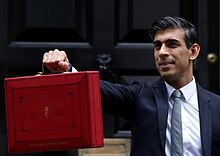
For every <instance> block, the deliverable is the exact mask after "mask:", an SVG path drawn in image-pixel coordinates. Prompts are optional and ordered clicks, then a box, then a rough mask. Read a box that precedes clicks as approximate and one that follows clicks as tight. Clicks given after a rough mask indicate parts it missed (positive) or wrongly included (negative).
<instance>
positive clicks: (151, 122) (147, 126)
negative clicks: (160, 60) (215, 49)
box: [101, 79, 220, 156]
mask: <svg viewBox="0 0 220 156" xmlns="http://www.w3.org/2000/svg"><path fill="white" fill-rule="evenodd" d="M197 89H198V102H199V111H200V122H201V123H200V126H201V127H200V129H201V140H202V148H203V155H204V156H220V96H218V95H215V94H213V93H211V92H209V91H207V90H205V89H203V88H202V87H200V86H199V85H198V84H197ZM101 90H102V102H103V109H104V111H107V112H109V113H113V114H116V115H119V116H122V117H124V118H126V119H128V120H130V121H131V123H132V125H133V128H132V138H133V142H132V149H131V156H163V155H165V140H166V124H167V115H168V101H167V99H168V98H167V91H166V86H165V83H164V81H163V80H162V79H159V80H158V81H156V82H155V83H154V84H152V85H148V84H147V83H146V82H145V81H144V80H141V79H138V80H135V81H133V82H132V83H131V84H130V85H128V86H125V85H120V84H115V85H113V84H111V83H109V82H105V81H101Z"/></svg>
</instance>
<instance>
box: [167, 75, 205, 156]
mask: <svg viewBox="0 0 220 156" xmlns="http://www.w3.org/2000/svg"><path fill="white" fill-rule="evenodd" d="M165 84H166V88H167V93H168V102H169V110H168V118H167V128H166V144H165V153H166V156H170V155H171V153H170V152H171V151H170V150H171V134H170V133H171V112H172V107H173V101H172V100H171V99H170V96H171V94H172V93H173V91H174V90H175V88H173V87H172V86H170V85H169V84H167V83H165ZM180 90H181V92H182V93H183V96H184V97H183V98H182V99H181V101H182V103H181V114H182V134H183V153H184V156H202V144H201V132H200V121H199V108H198V96H197V87H196V83H195V79H194V77H193V80H192V81H191V82H190V83H189V84H187V85H186V86H184V87H182V88H180Z"/></svg>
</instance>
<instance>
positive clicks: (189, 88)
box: [165, 77, 196, 101]
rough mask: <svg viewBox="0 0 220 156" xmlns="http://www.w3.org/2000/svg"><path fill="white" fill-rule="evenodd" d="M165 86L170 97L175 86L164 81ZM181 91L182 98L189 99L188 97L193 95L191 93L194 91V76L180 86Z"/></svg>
mask: <svg viewBox="0 0 220 156" xmlns="http://www.w3.org/2000/svg"><path fill="white" fill-rule="evenodd" d="M165 85H166V88H167V94H168V99H170V96H171V94H172V93H173V91H174V90H176V89H175V88H173V87H172V86H171V85H169V84H168V83H166V82H165ZM180 90H181V92H182V93H183V96H184V99H185V100H186V101H189V100H190V98H191V97H192V96H193V94H194V93H195V91H196V82H195V78H194V77H193V79H192V81H191V82H190V83H188V84H187V85H185V86H183V87H182V88H180Z"/></svg>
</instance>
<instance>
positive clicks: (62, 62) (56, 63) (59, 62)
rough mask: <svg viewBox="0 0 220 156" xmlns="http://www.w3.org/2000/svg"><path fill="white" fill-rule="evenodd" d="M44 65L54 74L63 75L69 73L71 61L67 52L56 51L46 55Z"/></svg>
mask: <svg viewBox="0 0 220 156" xmlns="http://www.w3.org/2000/svg"><path fill="white" fill-rule="evenodd" d="M43 65H44V66H45V67H46V68H48V69H49V70H50V71H51V72H52V73H57V72H58V73H62V72H67V71H68V68H69V60H68V58H67V55H66V53H65V51H60V50H58V49H55V50H50V51H49V52H45V53H44V56H43Z"/></svg>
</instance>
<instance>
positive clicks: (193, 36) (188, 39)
mask: <svg viewBox="0 0 220 156" xmlns="http://www.w3.org/2000/svg"><path fill="white" fill-rule="evenodd" d="M169 28H170V29H177V28H181V29H183V30H184V31H185V43H186V46H187V48H188V49H189V48H190V47H191V46H192V45H193V44H194V43H199V41H198V36H197V33H196V30H195V27H194V25H193V24H191V23H190V22H188V21H186V20H185V19H183V18H180V17H175V16H166V17H162V18H160V19H158V20H156V21H155V22H153V23H152V25H151V26H150V28H149V30H148V33H149V35H150V37H151V39H152V40H154V37H155V34H156V33H157V31H159V30H165V29H169Z"/></svg>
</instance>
